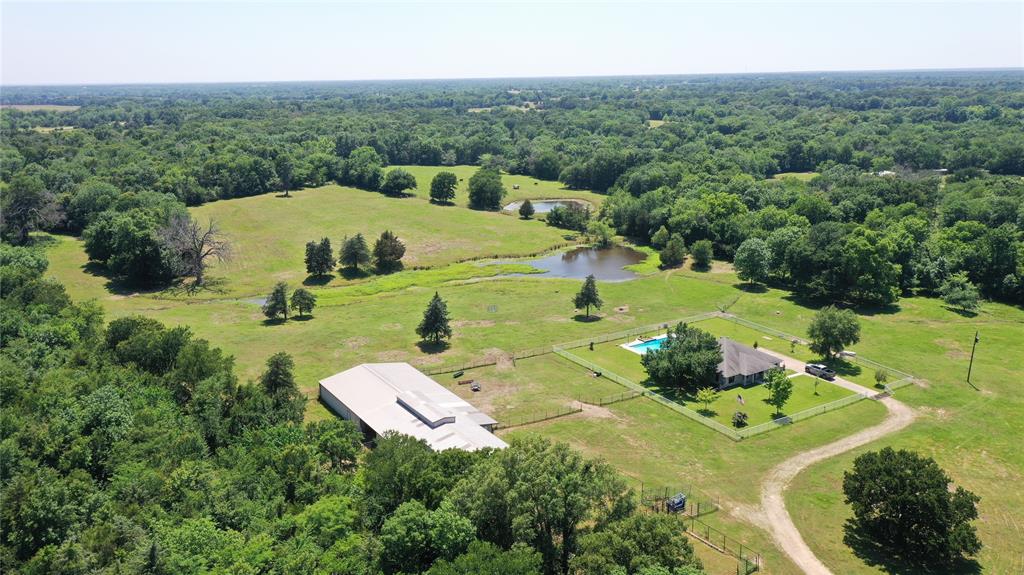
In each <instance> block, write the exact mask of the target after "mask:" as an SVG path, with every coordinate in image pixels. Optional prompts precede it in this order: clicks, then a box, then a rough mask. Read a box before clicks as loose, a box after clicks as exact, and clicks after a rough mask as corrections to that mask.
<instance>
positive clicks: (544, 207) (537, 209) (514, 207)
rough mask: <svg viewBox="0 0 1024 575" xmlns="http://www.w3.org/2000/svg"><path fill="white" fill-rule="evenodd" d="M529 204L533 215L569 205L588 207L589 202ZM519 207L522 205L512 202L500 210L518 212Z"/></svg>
mask: <svg viewBox="0 0 1024 575" xmlns="http://www.w3.org/2000/svg"><path fill="white" fill-rule="evenodd" d="M530 203H531V204H533V212H534V213H535V214H546V213H548V212H550V211H551V210H553V209H555V207H556V206H568V205H570V204H579V205H581V206H584V207H587V206H590V203H589V202H585V201H583V200H530ZM521 205H523V202H512V203H511V204H508V205H507V206H505V207H504V208H502V209H503V210H505V211H506V212H518V211H519V206H521Z"/></svg>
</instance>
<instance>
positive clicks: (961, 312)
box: [942, 305, 978, 318]
mask: <svg viewBox="0 0 1024 575" xmlns="http://www.w3.org/2000/svg"><path fill="white" fill-rule="evenodd" d="M942 307H944V308H946V309H947V310H949V311H951V312H953V313H955V314H956V315H958V316H960V317H968V318H970V317H978V312H976V311H973V310H969V309H962V308H958V307H952V306H948V305H944V306H942Z"/></svg>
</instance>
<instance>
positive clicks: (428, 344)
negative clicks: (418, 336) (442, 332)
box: [416, 340, 451, 355]
mask: <svg viewBox="0 0 1024 575" xmlns="http://www.w3.org/2000/svg"><path fill="white" fill-rule="evenodd" d="M416 347H418V348H420V351H421V352H423V353H429V354H431V355H434V354H437V353H441V352H444V351H446V350H447V349H448V348H449V347H451V344H450V343H448V342H447V341H444V340H442V341H427V340H420V341H418V342H416Z"/></svg>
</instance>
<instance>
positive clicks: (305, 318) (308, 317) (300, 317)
mask: <svg viewBox="0 0 1024 575" xmlns="http://www.w3.org/2000/svg"><path fill="white" fill-rule="evenodd" d="M313 317H314V316H313V314H311V313H310V314H306V315H293V316H292V317H290V318H288V319H293V320H295V321H309V320H311V319H313Z"/></svg>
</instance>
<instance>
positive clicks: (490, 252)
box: [192, 184, 568, 297]
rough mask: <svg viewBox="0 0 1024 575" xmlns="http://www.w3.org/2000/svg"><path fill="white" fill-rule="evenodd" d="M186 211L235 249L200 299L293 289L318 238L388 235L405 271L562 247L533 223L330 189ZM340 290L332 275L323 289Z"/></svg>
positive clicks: (558, 238)
mask: <svg viewBox="0 0 1024 575" xmlns="http://www.w3.org/2000/svg"><path fill="white" fill-rule="evenodd" d="M428 186H429V184H428ZM192 211H193V214H194V215H195V216H196V217H197V218H198V219H199V220H200V221H205V220H206V219H208V218H209V219H213V220H215V221H216V222H218V223H219V224H220V225H221V227H222V228H223V231H224V233H225V234H226V235H227V236H228V237H229V238H230V239H231V241H232V244H233V249H234V254H233V257H232V260H231V261H229V262H227V263H226V264H224V265H221V266H214V268H213V269H212V270H211V274H212V276H214V277H216V276H220V277H221V278H227V279H228V281H227V282H226V283H225V284H224V286H223V288H224V293H222V294H219V293H217V292H206V293H204V294H203V295H202V296H200V297H223V295H235V296H253V295H258V294H262V293H265V292H267V291H269V289H270V288H271V287H272V286H273V282H275V281H287V282H289V283H292V284H293V285H298V284H299V283H301V282H302V281H303V280H304V279H305V278H306V272H305V266H304V264H303V256H304V253H305V252H304V250H305V244H306V242H308V241H312V240H316V241H319V239H320V238H322V237H325V236H326V237H329V238H331V243H332V245H333V246H335V248H337V247H338V246H340V244H341V240H342V239H343V238H344V237H345V236H346V235H355V234H356V233H362V234H363V235H364V236H365V237H366V239H367V242H368V243H369V244H370V246H371V247H372V245H373V241H374V240H375V239H376V238H377V236H379V235H380V233H381V232H383V231H384V230H385V229H390V230H392V231H393V232H394V233H395V234H397V235H398V237H399V238H400V239H401V240H402V241H403V242H405V244H406V253H405V257H404V259H403V262H404V264H405V266H406V267H410V268H411V267H416V266H430V267H433V266H443V265H447V264H451V263H454V262H456V261H459V260H464V259H469V258H483V257H495V258H497V257H508V256H515V255H530V254H536V253H539V252H544V251H547V250H549V249H551V248H552V247H554V246H558V245H564V244H567V243H568V240H566V239H565V237H564V235H565V231H564V230H559V229H557V228H553V227H551V226H547V225H545V224H544V223H542V222H539V221H526V220H521V219H519V218H517V217H514V216H509V215H505V214H499V213H490V212H477V211H472V210H468V209H465V208H462V207H456V206H437V205H433V204H431V203H429V202H426V201H423V200H422V199H420V198H416V197H412V198H386V197H384V196H381V195H380V194H377V193H374V192H366V191H362V190H356V189H353V188H343V187H339V186H333V185H331V186H325V187H322V188H316V189H311V190H302V191H299V192H294V193H292V197H290V198H282V197H278V196H276V195H274V194H266V195H262V196H254V197H250V198H243V199H237V200H231V201H220V202H213V203H210V204H206V205H204V206H201V207H199V208H195V209H194V210H192ZM284 230H287V232H286V233H281V232H282V231H284ZM344 283H347V280H345V279H344V278H343V277H341V275H340V274H335V275H334V276H333V277H332V279H331V281H330V282H329V284H328V285H339V284H344Z"/></svg>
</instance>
